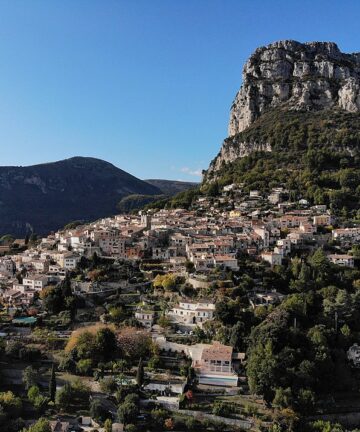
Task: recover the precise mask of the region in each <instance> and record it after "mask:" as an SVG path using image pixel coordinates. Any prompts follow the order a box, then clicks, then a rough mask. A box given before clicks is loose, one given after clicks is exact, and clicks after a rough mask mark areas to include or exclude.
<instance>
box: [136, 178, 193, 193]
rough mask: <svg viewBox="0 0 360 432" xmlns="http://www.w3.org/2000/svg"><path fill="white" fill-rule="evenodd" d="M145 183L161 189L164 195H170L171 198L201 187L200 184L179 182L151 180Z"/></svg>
mask: <svg viewBox="0 0 360 432" xmlns="http://www.w3.org/2000/svg"><path fill="white" fill-rule="evenodd" d="M144 181H146V183H150V184H151V185H153V186H155V187H157V188H158V189H160V190H161V191H162V193H163V194H164V195H169V196H172V195H176V194H177V193H179V192H183V191H185V190H188V189H192V188H194V187H196V186H199V183H195V182H185V181H177V180H159V179H150V180H144Z"/></svg>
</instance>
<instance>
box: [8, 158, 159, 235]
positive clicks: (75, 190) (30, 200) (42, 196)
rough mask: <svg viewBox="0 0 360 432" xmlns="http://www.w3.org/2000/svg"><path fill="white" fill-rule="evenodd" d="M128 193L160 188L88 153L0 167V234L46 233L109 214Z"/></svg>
mask: <svg viewBox="0 0 360 432" xmlns="http://www.w3.org/2000/svg"><path fill="white" fill-rule="evenodd" d="M131 194H144V195H161V194H162V191H160V190H159V189H158V188H157V187H156V186H154V185H151V184H150V183H147V182H145V181H143V180H140V179H138V178H136V177H134V176H132V175H130V174H128V173H127V172H125V171H123V170H121V169H119V168H117V167H115V166H114V165H112V164H111V163H109V162H105V161H103V160H100V159H94V158H88V157H73V158H70V159H66V160H62V161H58V162H52V163H45V164H41V165H33V166H27V167H0V234H7V233H9V234H13V235H15V236H23V235H24V234H25V233H26V232H28V231H30V230H33V231H34V232H36V233H38V234H46V233H48V232H49V231H51V230H56V229H58V228H60V227H62V226H64V225H65V224H66V223H68V222H70V221H72V220H94V219H97V218H100V217H104V216H109V215H112V214H115V213H117V212H118V210H117V207H116V205H117V203H118V202H119V201H120V200H121V199H122V198H124V197H125V196H128V195H131Z"/></svg>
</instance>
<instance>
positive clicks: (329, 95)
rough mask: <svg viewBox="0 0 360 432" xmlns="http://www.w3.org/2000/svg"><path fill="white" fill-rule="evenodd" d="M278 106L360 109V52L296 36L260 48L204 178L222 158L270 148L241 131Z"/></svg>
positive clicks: (245, 74)
mask: <svg viewBox="0 0 360 432" xmlns="http://www.w3.org/2000/svg"><path fill="white" fill-rule="evenodd" d="M276 108H282V109H285V110H291V111H303V112H304V111H321V110H332V111H334V110H340V111H345V112H351V113H358V112H359V111H360V53H354V54H345V53H342V52H341V51H340V50H339V48H338V47H337V45H336V44H335V43H333V42H310V43H299V42H296V41H292V40H286V41H279V42H275V43H273V44H270V45H268V46H266V47H260V48H258V49H256V51H255V52H254V53H253V54H252V55H251V57H250V58H249V60H248V61H247V62H246V64H245V66H244V70H243V76H242V86H241V88H240V90H239V92H238V93H237V95H236V97H235V100H234V102H233V104H232V107H231V113H230V122H229V128H228V131H229V138H228V139H226V140H225V141H224V144H223V146H222V148H221V151H220V153H219V155H218V156H217V157H216V158H215V159H214V160H213V161H212V163H211V165H210V168H209V171H208V173H207V174H206V176H205V178H206V177H208V175H209V174H213V173H214V172H216V171H217V170H218V169H220V167H221V166H222V165H223V163H227V162H231V161H233V160H234V159H237V158H239V157H244V156H247V155H248V154H250V153H252V152H254V151H271V145H270V143H269V142H266V140H265V141H262V142H249V141H246V142H244V141H241V137H240V135H241V134H240V135H239V133H241V132H243V131H245V130H247V128H249V127H250V126H251V125H252V124H253V123H254V122H255V121H256V120H257V119H259V118H260V117H261V116H262V115H263V114H264V113H266V112H269V111H271V110H272V109H276Z"/></svg>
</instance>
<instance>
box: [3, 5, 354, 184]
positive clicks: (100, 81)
mask: <svg viewBox="0 0 360 432" xmlns="http://www.w3.org/2000/svg"><path fill="white" fill-rule="evenodd" d="M359 18H360V2H359V1H358V0H341V1H340V0H339V1H335V0H326V1H325V0H324V1H322V0H312V1H309V0H301V1H297V0H262V1H260V0H248V1H246V0H61V1H60V0H58V1H55V0H23V1H20V0H7V1H4V0H0V145H1V159H0V165H29V164H33V163H41V162H48V161H54V160H59V159H64V158H67V157H71V156H75V155H77V156H78V155H79V156H93V157H98V158H102V159H105V160H107V161H109V162H112V163H113V164H115V165H116V166H118V167H120V168H122V169H124V170H126V171H128V172H130V173H132V174H134V175H136V176H138V177H140V178H169V179H182V180H197V179H199V178H200V177H198V175H199V173H200V171H201V169H204V168H207V166H208V164H209V162H210V160H211V159H212V158H213V157H214V156H215V155H216V153H217V152H218V150H219V148H220V145H221V142H222V140H223V138H225V137H226V133H227V122H228V116H229V108H230V106H231V102H232V100H233V98H234V96H235V94H236V92H237V90H238V88H239V86H240V84H241V71H242V67H243V63H244V62H245V61H246V59H247V57H248V56H249V55H250V54H251V52H252V51H253V50H254V49H255V48H256V47H257V46H260V45H266V44H268V43H270V42H273V41H275V40H279V39H296V40H299V41H313V40H322V41H323V40H326V41H327V40H330V41H335V42H337V43H338V45H339V47H340V48H341V49H342V50H343V51H345V52H354V51H360V40H359Z"/></svg>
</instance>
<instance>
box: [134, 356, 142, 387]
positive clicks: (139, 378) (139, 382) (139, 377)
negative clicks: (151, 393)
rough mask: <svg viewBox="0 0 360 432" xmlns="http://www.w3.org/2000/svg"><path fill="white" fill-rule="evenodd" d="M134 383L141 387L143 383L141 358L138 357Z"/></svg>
mask: <svg viewBox="0 0 360 432" xmlns="http://www.w3.org/2000/svg"><path fill="white" fill-rule="evenodd" d="M136 383H137V385H138V387H139V388H141V387H142V385H143V383H144V365H143V361H142V358H140V361H139V365H138V369H137V372H136Z"/></svg>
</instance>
